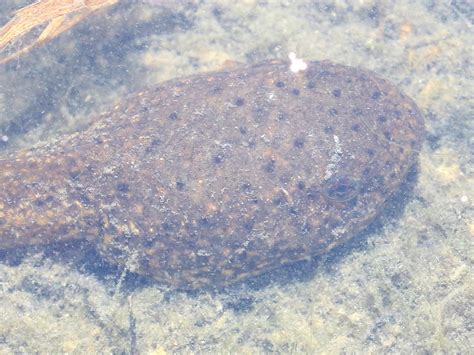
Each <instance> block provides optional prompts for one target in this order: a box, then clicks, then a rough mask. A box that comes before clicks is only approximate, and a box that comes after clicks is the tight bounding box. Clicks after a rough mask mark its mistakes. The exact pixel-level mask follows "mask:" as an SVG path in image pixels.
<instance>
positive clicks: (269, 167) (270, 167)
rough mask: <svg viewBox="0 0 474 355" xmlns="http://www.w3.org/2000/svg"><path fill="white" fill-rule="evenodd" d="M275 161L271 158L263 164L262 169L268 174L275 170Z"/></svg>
mask: <svg viewBox="0 0 474 355" xmlns="http://www.w3.org/2000/svg"><path fill="white" fill-rule="evenodd" d="M275 165H276V162H275V160H274V159H271V160H270V161H269V162H268V163H266V164H265V165H264V166H263V170H264V171H265V172H267V173H269V174H271V173H273V172H275Z"/></svg>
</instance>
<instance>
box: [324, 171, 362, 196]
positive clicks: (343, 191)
mask: <svg viewBox="0 0 474 355" xmlns="http://www.w3.org/2000/svg"><path fill="white" fill-rule="evenodd" d="M358 186H359V184H358V183H357V180H355V179H353V178H351V177H348V176H334V177H332V178H330V179H329V180H327V181H326V184H325V187H324V189H323V192H324V194H325V195H326V197H327V198H329V199H331V200H336V201H348V200H352V199H353V198H354V197H355V196H356V195H357V193H358Z"/></svg>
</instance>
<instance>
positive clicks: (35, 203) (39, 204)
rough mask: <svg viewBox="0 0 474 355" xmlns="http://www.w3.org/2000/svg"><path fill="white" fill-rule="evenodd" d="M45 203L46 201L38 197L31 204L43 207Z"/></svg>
mask: <svg viewBox="0 0 474 355" xmlns="http://www.w3.org/2000/svg"><path fill="white" fill-rule="evenodd" d="M45 204H46V203H45V202H44V200H43V199H41V198H38V199H36V200H34V201H33V205H35V206H36V207H43V206H44V205H45Z"/></svg>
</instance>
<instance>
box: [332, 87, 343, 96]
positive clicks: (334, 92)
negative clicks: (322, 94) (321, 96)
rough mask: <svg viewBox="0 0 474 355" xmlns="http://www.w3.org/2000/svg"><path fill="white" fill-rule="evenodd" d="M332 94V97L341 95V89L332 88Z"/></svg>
mask: <svg viewBox="0 0 474 355" xmlns="http://www.w3.org/2000/svg"><path fill="white" fill-rule="evenodd" d="M332 94H333V95H334V97H341V89H334V91H333V92H332Z"/></svg>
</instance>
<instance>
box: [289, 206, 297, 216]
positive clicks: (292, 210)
mask: <svg viewBox="0 0 474 355" xmlns="http://www.w3.org/2000/svg"><path fill="white" fill-rule="evenodd" d="M288 213H289V214H290V215H291V216H297V215H298V209H296V208H295V207H290V208H289V209H288Z"/></svg>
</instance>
